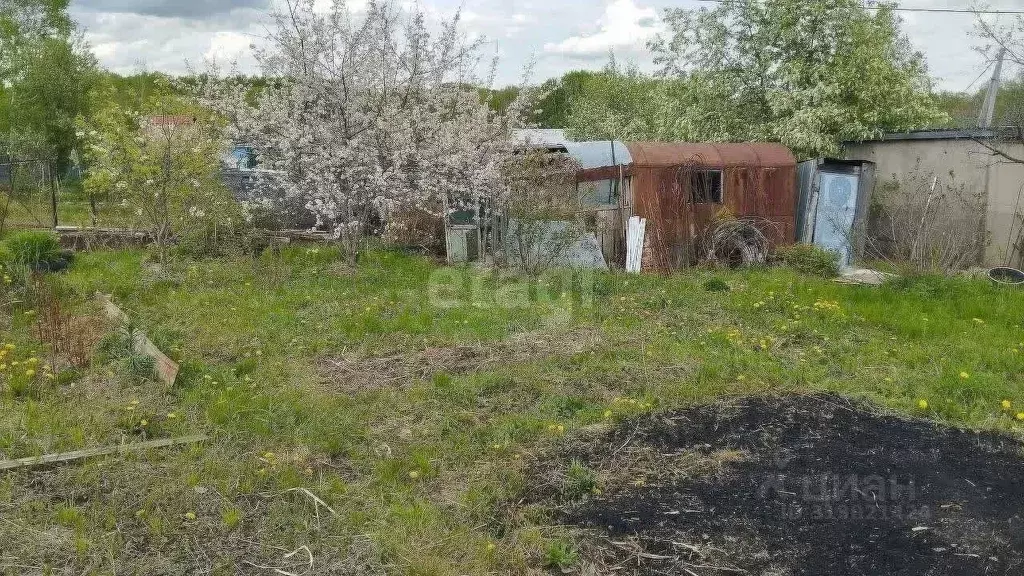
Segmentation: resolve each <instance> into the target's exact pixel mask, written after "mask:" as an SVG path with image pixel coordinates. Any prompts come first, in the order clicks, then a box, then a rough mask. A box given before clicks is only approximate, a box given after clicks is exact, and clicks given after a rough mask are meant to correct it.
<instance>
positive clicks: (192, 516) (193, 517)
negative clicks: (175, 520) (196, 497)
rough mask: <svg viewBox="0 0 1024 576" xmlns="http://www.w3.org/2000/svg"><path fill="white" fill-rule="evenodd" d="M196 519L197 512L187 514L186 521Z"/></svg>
mask: <svg viewBox="0 0 1024 576" xmlns="http://www.w3.org/2000/svg"><path fill="white" fill-rule="evenodd" d="M195 519H196V513H195V512H186V513H185V520H195Z"/></svg>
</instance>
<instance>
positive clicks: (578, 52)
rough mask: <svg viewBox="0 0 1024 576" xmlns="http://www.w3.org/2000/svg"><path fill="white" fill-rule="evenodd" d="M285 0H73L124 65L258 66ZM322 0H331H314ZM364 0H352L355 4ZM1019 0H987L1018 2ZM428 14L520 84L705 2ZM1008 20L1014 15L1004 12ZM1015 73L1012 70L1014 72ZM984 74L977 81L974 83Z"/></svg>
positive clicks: (955, 68)
mask: <svg viewBox="0 0 1024 576" xmlns="http://www.w3.org/2000/svg"><path fill="white" fill-rule="evenodd" d="M277 1H280V0H72V8H71V10H72V16H73V17H74V18H75V19H76V20H77V21H78V22H79V23H80V24H81V25H82V26H83V28H84V29H85V31H86V38H87V40H88V41H89V42H90V43H91V44H92V46H93V50H94V52H95V53H96V55H97V57H98V58H99V59H100V62H101V63H102V64H103V65H104V66H106V67H108V68H110V69H112V70H115V71H118V72H125V73H127V72H132V71H134V70H138V69H142V68H145V69H148V70H161V71H166V72H171V73H180V72H185V71H187V65H186V62H192V63H193V64H194V65H201V63H202V61H203V59H204V58H210V57H217V58H218V59H220V60H237V61H238V62H239V64H240V65H241V67H242V68H243V69H245V70H249V71H255V68H254V62H253V60H252V57H251V55H250V53H249V46H250V45H251V44H252V43H253V42H257V43H258V42H260V39H261V38H262V37H263V36H264V34H265V27H266V24H267V11H268V10H269V9H270V8H271V4H272V3H274V2H277ZM318 1H320V2H326V1H327V0H318ZM362 1H363V0H353V2H354V3H355V4H358V3H359V2H362ZM970 2H971V0H908V1H906V2H903V5H904V6H906V7H931V8H936V7H942V8H950V7H955V8H965V7H968V6H970ZM1022 3H1024V2H1022V0H989V1H988V2H987V4H988V6H989V7H991V8H1003V9H1015V8H1016V9H1019V8H1021V5H1022ZM419 4H420V6H421V7H423V8H424V9H425V11H426V12H427V13H428V14H433V15H435V16H437V17H440V16H444V15H450V14H452V13H454V11H456V10H457V9H459V7H460V6H461V8H462V11H463V18H464V22H465V26H464V28H465V30H466V31H467V32H468V33H470V34H473V35H479V36H482V37H484V38H486V39H487V40H488V42H489V49H491V50H494V51H495V52H496V53H497V54H498V56H499V59H500V60H499V61H500V64H499V70H498V79H497V83H498V84H500V85H504V84H515V83H518V82H519V80H520V78H521V77H522V72H523V69H524V66H525V65H526V64H527V63H529V62H533V63H534V64H533V74H532V78H533V79H534V80H543V79H545V78H549V77H553V76H558V75H560V74H562V73H563V72H565V71H567V70H572V69H576V68H590V69H596V68H600V67H601V66H602V65H604V63H605V62H607V60H608V54H609V51H614V52H615V55H616V57H617V58H618V59H619V60H620V61H632V62H634V63H636V64H637V65H639V66H640V67H641V68H646V67H649V66H650V62H649V57H648V55H647V52H646V50H645V49H644V44H645V42H646V41H647V40H648V39H649V38H650V37H651V36H652V35H653V34H655V33H656V32H657V31H658V29H659V27H660V16H659V15H660V13H661V11H662V10H663V9H664V8H665V7H668V6H706V5H707V4H705V3H702V2H698V1H697V0H676V1H670V0H547V1H543V0H461V1H459V0H419ZM903 17H904V20H905V25H904V28H905V30H906V32H907V33H908V35H909V36H910V38H911V41H912V42H913V43H914V45H915V46H916V47H917V48H918V49H919V50H922V51H923V52H924V53H925V55H926V57H927V59H928V64H929V68H930V69H931V72H932V75H933V76H934V77H935V79H936V85H937V86H938V87H940V88H943V89H948V90H963V89H964V88H966V87H967V86H968V85H969V84H970V83H971V82H972V80H974V79H975V78H976V77H977V76H978V74H979V73H980V72H981V71H982V69H984V67H985V64H984V60H983V58H982V57H981V56H980V55H979V54H977V53H976V52H975V51H974V50H973V49H972V47H973V46H974V45H975V44H977V43H978V41H977V39H976V38H973V37H972V36H971V35H970V34H971V31H972V29H973V17H972V16H971V15H969V14H936V13H904V14H903ZM1000 18H1002V19H1003V21H1004V23H1009V22H1010V20H1009V18H1010V17H1008V16H1002V17H1000ZM1011 73H1013V72H1011ZM981 83H982V82H981V81H979V83H977V84H975V85H974V86H975V87H977V86H978V85H979V84H981Z"/></svg>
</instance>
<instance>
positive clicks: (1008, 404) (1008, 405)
mask: <svg viewBox="0 0 1024 576" xmlns="http://www.w3.org/2000/svg"><path fill="white" fill-rule="evenodd" d="M1012 407H1013V402H1010V401H1009V400H1003V410H1009V409H1010V408H1012Z"/></svg>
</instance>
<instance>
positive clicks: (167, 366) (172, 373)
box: [96, 294, 179, 386]
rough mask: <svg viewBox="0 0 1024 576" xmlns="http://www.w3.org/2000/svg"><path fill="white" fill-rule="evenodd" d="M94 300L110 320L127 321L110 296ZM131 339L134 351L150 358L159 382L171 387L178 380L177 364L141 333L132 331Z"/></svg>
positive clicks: (103, 295) (98, 296)
mask: <svg viewBox="0 0 1024 576" xmlns="http://www.w3.org/2000/svg"><path fill="white" fill-rule="evenodd" d="M96 298H97V299H98V300H99V301H100V303H101V304H103V309H104V311H105V312H106V313H107V316H109V317H110V318H111V319H113V320H116V321H118V322H124V323H127V322H128V321H129V319H128V315H127V314H125V313H124V311H122V310H121V309H120V308H118V307H117V305H116V304H114V302H113V300H111V299H110V296H108V295H106V294H96ZM133 339H134V342H133V343H132V345H133V346H134V347H135V351H136V352H138V353H139V354H145V355H146V356H149V357H150V358H152V359H153V362H154V367H155V368H156V373H157V376H159V377H160V380H161V381H162V382H163V383H164V384H167V385H168V386H173V385H174V381H175V380H176V379H177V378H178V369H179V368H178V364H177V363H176V362H175V361H174V360H171V359H170V358H168V357H167V355H166V354H164V353H163V352H161V351H160V349H159V348H157V347H156V344H153V342H152V341H151V340H150V339H149V338H148V337H147V336H146V335H145V334H144V333H143V332H142V331H140V330H136V331H134V332H133Z"/></svg>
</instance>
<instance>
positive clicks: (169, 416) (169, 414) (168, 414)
mask: <svg viewBox="0 0 1024 576" xmlns="http://www.w3.org/2000/svg"><path fill="white" fill-rule="evenodd" d="M167 417H168V418H170V419H171V420H174V419H175V418H177V417H178V415H177V414H175V413H174V412H168V413H167Z"/></svg>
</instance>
